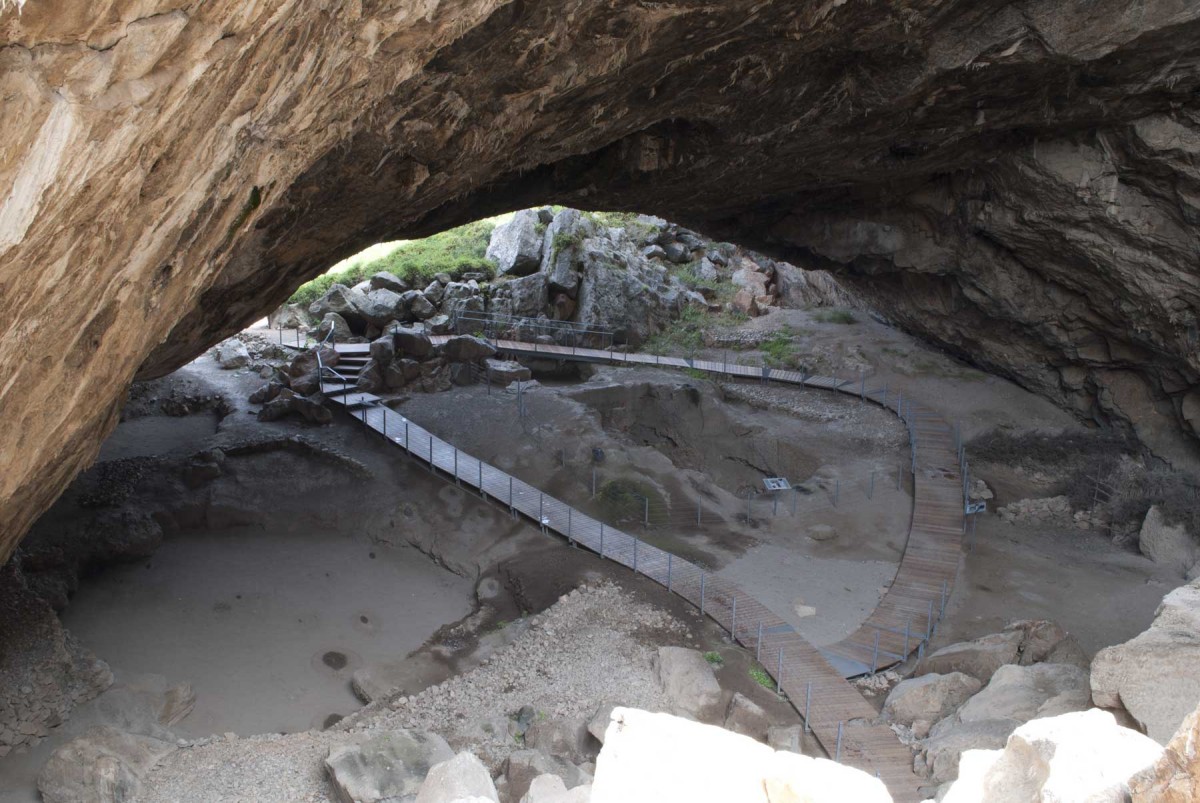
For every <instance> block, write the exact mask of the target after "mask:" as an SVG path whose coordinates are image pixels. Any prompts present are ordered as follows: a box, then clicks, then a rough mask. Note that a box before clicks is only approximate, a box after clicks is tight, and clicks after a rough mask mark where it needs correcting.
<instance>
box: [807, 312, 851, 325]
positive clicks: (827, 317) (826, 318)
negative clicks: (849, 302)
mask: <svg viewBox="0 0 1200 803" xmlns="http://www.w3.org/2000/svg"><path fill="white" fill-rule="evenodd" d="M813 318H815V319H816V320H817V321H819V322H821V323H844V324H852V323H858V318H855V317H854V313H853V312H851V311H850V310H846V309H823V310H818V311H817V312H816V313H814V314H813Z"/></svg>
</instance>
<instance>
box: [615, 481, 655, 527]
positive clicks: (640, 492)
mask: <svg viewBox="0 0 1200 803" xmlns="http://www.w3.org/2000/svg"><path fill="white" fill-rule="evenodd" d="M597 498H598V501H599V504H600V509H601V516H602V517H603V518H605V519H607V520H609V521H611V522H614V523H621V522H638V523H642V522H643V521H645V518H646V511H647V500H649V512H650V524H651V525H652V526H659V525H664V524H666V523H667V519H668V516H669V513H668V509H667V504H666V500H665V499H663V497H662V494H660V493H659V492H658V491H656V490H655V489H654V488H653V487H651V486H650V485H648V484H647V483H645V482H641V481H640V480H635V479H630V478H628V477H618V478H617V479H612V480H608V481H606V482H605V483H604V484H603V485H601V486H600V492H599V494H598V495H597Z"/></svg>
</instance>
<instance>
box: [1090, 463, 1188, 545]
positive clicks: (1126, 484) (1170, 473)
mask: <svg viewBox="0 0 1200 803" xmlns="http://www.w3.org/2000/svg"><path fill="white" fill-rule="evenodd" d="M1102 479H1103V481H1104V484H1105V486H1107V487H1106V488H1105V490H1104V491H1103V492H1102V495H1101V496H1100V501H1104V497H1105V496H1106V495H1110V496H1109V498H1108V503H1107V506H1108V513H1109V518H1110V520H1111V521H1112V523H1113V524H1116V525H1126V526H1129V525H1134V526H1141V523H1142V520H1143V519H1145V518H1146V513H1147V512H1149V510H1150V508H1151V506H1157V507H1158V509H1159V510H1160V511H1162V514H1163V518H1164V519H1165V520H1166V521H1167V522H1168V523H1170V524H1182V525H1183V526H1184V527H1185V528H1186V529H1187V531H1188V532H1189V533H1191V534H1192V535H1193V536H1200V478H1197V477H1196V476H1194V475H1192V474H1187V473H1185V472H1182V471H1175V470H1173V469H1169V468H1162V467H1156V468H1147V467H1146V466H1142V465H1139V464H1137V463H1134V462H1133V461H1131V460H1129V461H1124V462H1122V463H1121V464H1120V465H1119V466H1118V467H1117V468H1116V470H1114V471H1111V472H1110V473H1109V474H1108V475H1107V476H1105V477H1103V478H1102ZM1091 493H1094V491H1092V492H1091ZM1092 498H1093V497H1092V496H1091V495H1090V494H1089V496H1088V498H1087V503H1088V505H1090V504H1091V502H1092Z"/></svg>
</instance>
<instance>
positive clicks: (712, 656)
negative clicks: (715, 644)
mask: <svg viewBox="0 0 1200 803" xmlns="http://www.w3.org/2000/svg"><path fill="white" fill-rule="evenodd" d="M704 660H706V661H708V663H709V664H711V665H712V666H718V667H719V666H723V665H724V663H725V657H724V656H723V655H721V653H719V652H717V651H716V650H709V651H708V652H706V653H704Z"/></svg>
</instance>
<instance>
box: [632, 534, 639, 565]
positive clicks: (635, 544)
mask: <svg viewBox="0 0 1200 803" xmlns="http://www.w3.org/2000/svg"><path fill="white" fill-rule="evenodd" d="M637 545H638V540H637V539H636V538H635V539H633V573H634V574H637Z"/></svg>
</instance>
